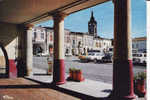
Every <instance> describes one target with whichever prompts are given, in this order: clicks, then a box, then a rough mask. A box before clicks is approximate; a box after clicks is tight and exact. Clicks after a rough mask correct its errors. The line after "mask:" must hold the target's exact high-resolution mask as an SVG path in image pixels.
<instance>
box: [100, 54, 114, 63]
mask: <svg viewBox="0 0 150 100" xmlns="http://www.w3.org/2000/svg"><path fill="white" fill-rule="evenodd" d="M102 61H103V62H112V54H110V53H107V54H105V56H104V57H103V58H102Z"/></svg>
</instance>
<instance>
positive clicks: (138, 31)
mask: <svg viewBox="0 0 150 100" xmlns="http://www.w3.org/2000/svg"><path fill="white" fill-rule="evenodd" d="M91 11H93V12H94V17H95V20H96V21H97V31H98V35H99V36H101V37H104V38H113V24H114V7H113V3H112V2H111V1H110V2H106V3H103V4H100V5H97V6H94V7H92V8H89V9H86V10H82V11H79V12H76V13H74V14H71V15H69V16H67V17H66V18H65V28H66V29H69V30H70V31H75V32H88V21H89V20H90V16H91ZM39 25H42V26H51V27H52V26H53V21H52V20H51V21H47V22H43V23H41V24H39ZM131 33H132V37H143V36H146V2H145V0H131Z"/></svg>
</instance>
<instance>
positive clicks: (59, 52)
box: [53, 12, 66, 85]
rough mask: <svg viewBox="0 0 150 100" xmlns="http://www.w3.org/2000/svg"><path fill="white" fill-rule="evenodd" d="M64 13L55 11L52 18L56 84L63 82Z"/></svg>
mask: <svg viewBox="0 0 150 100" xmlns="http://www.w3.org/2000/svg"><path fill="white" fill-rule="evenodd" d="M65 16H66V15H65V14H64V13H60V12H58V13H55V14H54V16H53V19H54V64H53V83H54V84H56V85H60V84H64V83H65V65H64V18H65Z"/></svg>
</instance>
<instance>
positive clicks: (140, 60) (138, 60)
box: [133, 53, 147, 64]
mask: <svg viewBox="0 0 150 100" xmlns="http://www.w3.org/2000/svg"><path fill="white" fill-rule="evenodd" d="M133 63H134V64H146V63H147V60H146V53H134V54H133Z"/></svg>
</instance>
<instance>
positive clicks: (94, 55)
mask: <svg viewBox="0 0 150 100" xmlns="http://www.w3.org/2000/svg"><path fill="white" fill-rule="evenodd" d="M103 57H104V53H101V52H100V53H98V52H90V53H88V56H87V57H86V59H87V61H94V62H95V63H96V62H98V61H102V58H103Z"/></svg>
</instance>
